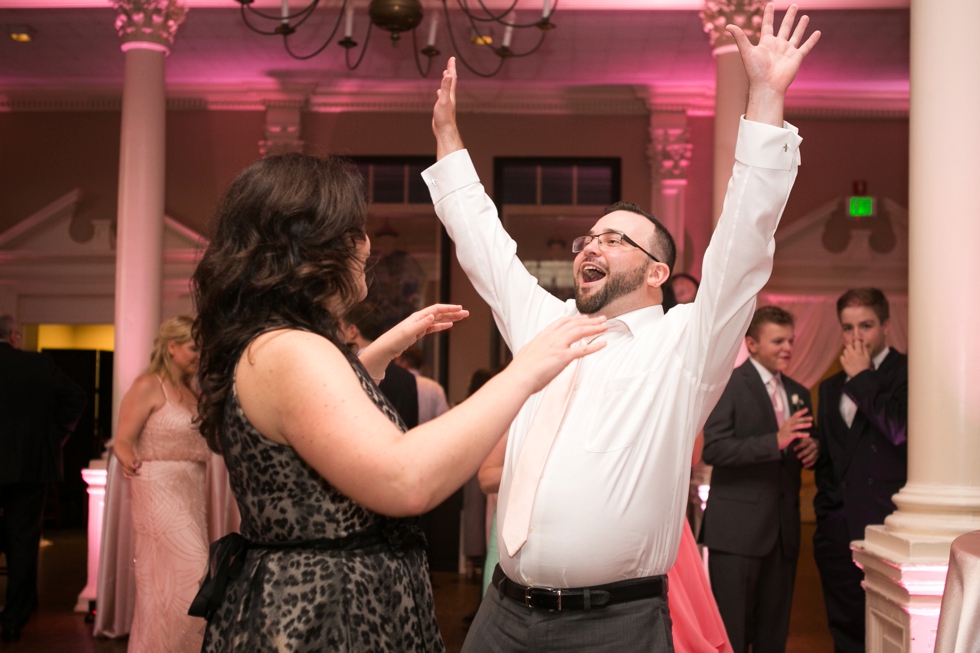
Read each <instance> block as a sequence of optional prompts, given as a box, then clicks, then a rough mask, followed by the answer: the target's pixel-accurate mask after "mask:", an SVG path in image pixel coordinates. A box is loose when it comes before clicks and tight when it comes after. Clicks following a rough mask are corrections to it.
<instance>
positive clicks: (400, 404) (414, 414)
mask: <svg viewBox="0 0 980 653" xmlns="http://www.w3.org/2000/svg"><path fill="white" fill-rule="evenodd" d="M378 387H379V388H380V389H381V392H383V393H384V395H385V396H386V397H388V401H390V402H391V404H392V405H393V406H394V407H395V410H396V411H398V414H399V415H401V416H402V420H403V421H404V422H405V426H407V427H408V428H410V429H412V428H415V427H416V426H418V425H419V388H418V383H416V381H415V375H414V374H412V373H411V372H409V371H408V370H406V369H405V368H404V367H399V366H398V365H395V364H394V363H388V367H387V368H385V378H384V379H383V380H382V381H381V383H379V384H378Z"/></svg>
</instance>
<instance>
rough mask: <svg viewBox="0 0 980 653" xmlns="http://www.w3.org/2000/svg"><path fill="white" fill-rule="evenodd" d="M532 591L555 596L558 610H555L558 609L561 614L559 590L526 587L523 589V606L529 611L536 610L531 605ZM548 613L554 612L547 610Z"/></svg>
mask: <svg viewBox="0 0 980 653" xmlns="http://www.w3.org/2000/svg"><path fill="white" fill-rule="evenodd" d="M534 590H539V591H541V592H551V593H553V594H556V595H557V596H558V608H557V609H558V611H559V612H561V590H560V589H555V588H551V587H526V588H524V605H525V606H526V607H527V608H528V609H529V610H534V609H536V608H535V607H534V606H533V605H531V592H533V591H534ZM548 612H554V610H548Z"/></svg>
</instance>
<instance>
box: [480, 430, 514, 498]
mask: <svg viewBox="0 0 980 653" xmlns="http://www.w3.org/2000/svg"><path fill="white" fill-rule="evenodd" d="M506 453H507V434H506V433H505V434H504V437H502V438H500V441H499V442H497V444H496V445H494V447H493V451H491V452H490V455H489V456H487V459H486V460H484V461H483V464H482V465H480V471H479V472H477V478H478V479H479V481H480V489H481V490H483V493H484V494H497V492H498V491H500V477H501V476H503V475H504V457H505V455H506Z"/></svg>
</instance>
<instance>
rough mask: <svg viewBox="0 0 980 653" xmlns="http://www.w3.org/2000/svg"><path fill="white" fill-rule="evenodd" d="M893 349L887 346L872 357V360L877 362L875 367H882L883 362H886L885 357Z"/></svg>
mask: <svg viewBox="0 0 980 653" xmlns="http://www.w3.org/2000/svg"><path fill="white" fill-rule="evenodd" d="M890 351H891V347H887V346H886V347H885V348H884V349H882V350H881V352H880V353H879V354H878V355H877V356H875V357H874V358H872V359H871V362H872V363H874V364H875V369H878V368H879V367H881V364H882V363H884V362H885V357H886V356H888V352H890Z"/></svg>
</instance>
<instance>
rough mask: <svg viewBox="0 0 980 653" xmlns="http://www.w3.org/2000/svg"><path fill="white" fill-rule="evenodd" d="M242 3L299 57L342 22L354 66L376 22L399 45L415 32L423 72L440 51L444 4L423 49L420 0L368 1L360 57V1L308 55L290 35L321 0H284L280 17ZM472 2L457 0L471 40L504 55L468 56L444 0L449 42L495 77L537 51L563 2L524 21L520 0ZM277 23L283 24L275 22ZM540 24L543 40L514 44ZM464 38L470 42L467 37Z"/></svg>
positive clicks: (252, 22)
mask: <svg viewBox="0 0 980 653" xmlns="http://www.w3.org/2000/svg"><path fill="white" fill-rule="evenodd" d="M236 2H238V3H239V4H240V5H241V12H242V20H243V21H244V22H245V25H246V26H248V28H249V29H251V30H252V31H253V32H256V33H258V34H263V35H266V36H282V41H283V46H284V47H285V49H286V52H287V53H289V56H291V57H292V58H294V59H299V60H305V59H312V58H313V57H315V56H317V55H318V54H320V53H321V52H323V51H324V50H325V49H326V48H327V46H328V45H330V43H332V42H333V40H334V38H335V37H336V36H337V34H338V33H339V32H340V26H341V23H343V24H344V37H343V38H342V39H340V40H338V41H337V45H339V46H340V47H342V48H344V61H345V63H346V64H347V68H348V69H349V70H354V69H355V68H357V67H358V66H359V65H361V61H363V59H364V54H365V53H366V52H367V47H368V43H369V41H370V39H371V30H372V29H373V28H375V27H378V28H380V29H383V30H385V31H386V32H389V34H390V36H391V41H392V44H393V45H398V41H399V40H400V38H401V35H402V33H403V32H411V33H412V53H413V54H414V56H415V66H416V68H418V71H419V74H420V75H421V76H422V77H426V76H428V74H429V69H430V68H431V67H432V59H433V58H434V57H437V56H438V55H439V54H440V52H439V50H438V49H436V47H435V43H436V34H437V31H438V28H439V10H438V9H436V10H435V11H433V12H432V17H431V18H430V19H429V31H428V39H427V41H426V46H425V47H424V48H422V49H419V46H418V40H417V37H416V34H415V33H416V29H417V28H418V27H419V26H420V25H421V24H422V22H423V19H424V18H425V12H423V10H422V3H421V2H420V0H371V2H370V5H369V6H368V17H369V18H370V21H369V22H368V26H367V30H366V31H365V33H364V42H363V44H360V53H359V54H357V55H356V58H355V57H354V55H352V50H354V49H355V48H357V47H358V45H359V44H358V42H357V41H355V40H354V0H343V3H342V4H341V6H340V10H339V11H338V12H337V20H336V21H335V22H334V24H333V29H332V30H330V33H329V34H328V35H327V37H326V40H325V41H324V42H323V44H322V45H320V46H319V47H318V48H316V49H315V50H313V51H312V52H309V53H305V54H298V53H297V52H295V51H294V50H293V48H292V47H291V46H290V43H289V37H290V35H292V34H294V33H295V32H296V30H297V29H298V28H299V27H300V26H302V25H303V23H305V22H306V21H307V19H309V18H310V16H312V15H313V12H314V10H315V9H316V8H317V6H318V5H319V4H320V0H310V3H309V4H308V5H306V6H305V7H303V8H302V9H300V10H299V11H295V12H291V11H290V8H289V0H282V10H281V12H280V13H279V15H278V16H277V15H274V14H269V13H265V12H263V11H260V10H258V9H255V8H254V7H252V3H253V2H254V0H236ZM471 2H472V0H456V4H458V6H459V9H460V11H461V13H462V15H463V16H464V17H465V20H466V21H467V22H468V23H469V29H468V35H467V37H468V40H469V41H470V42H471V43H472V44H473V45H474V46H477V47H486V48H489V49H490V50H492V51H493V52H494V54H496V55H497V57H498V59H499V60H498V61H497V64H496V67H495V68H494V69H493V70H479V69H478V68H476V67H474V66H473V65H471V63H470V62H469V61H467V59H466V57H464V56H463V53H462V51H461V49H460V48H459V45H458V42H457V34H455V33H454V32H453V25H452V21H451V20H450V14H449V5H448V3H447V0H441V3H442V13H443V14H444V15H445V22H446V31H447V32H448V33H449V41H450V43H451V44H452V47H453V51H454V53H455V55H456V58H457V60H459V62H460V63H462V64H463V65H464V66H465V67H466V68H467V69H468V70H469V71H470V72H472V73H473V74H474V75H478V76H480V77H493V76H494V75H496V74H497V73H499V72H500V70H501V69H502V68H503V66H504V63H505V62H506V61H507V60H508V59H512V58H516V57H527V56H529V55H532V54H534V53H535V52H536V51H537V50H538V48H540V47H541V45H542V44H543V43H544V39H545V35H546V34H547V33H548V31H549V30H551V29H552V28H554V27H555V25H554V24H553V23H552V22H551V16H552V14H553V13H554V11H555V9H556V8H557V6H558V0H542V8H541V18H540V19H539V20H534V21H532V22H518V20H517V11H516V8H517V3H518V2H519V0H513V2H512V3H511V5H510V6H509V7H506V8H503V9H500V10H498V11H497V12H496V13H495V12H494V11H493V10H491V9H490V8H488V7H487V6H486V4H484V0H476V3H477V4H478V5H479V9H477V8H476V7H471V6H470V3H471ZM260 22H261V24H264V25H265V28H264V29H263V28H262V27H260V26H259V25H260ZM275 23H278V24H277V25H275V27H272V25H273V24H275ZM495 26H499V27H498V29H499V28H503V38H502V39H501V42H500V45H499V46H495V45H494V40H493V39H494V36H493V30H494V27H495ZM270 28H271V29H270ZM535 28H536V29H537V30H538V37H537V43H535V45H534V46H533V47H531V48H530V49H529V50H526V51H523V52H518V51H517V50H514V49H512V48H511V43H512V42H513V35H514V30H524V29H530V30H533V29H535ZM463 42H464V43H465V41H463ZM419 55H422V56H423V57H425V59H426V61H425V65H423V64H422V58H421V57H420V56H419Z"/></svg>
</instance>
